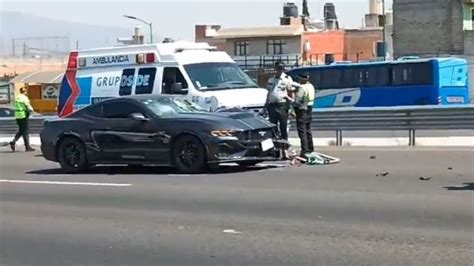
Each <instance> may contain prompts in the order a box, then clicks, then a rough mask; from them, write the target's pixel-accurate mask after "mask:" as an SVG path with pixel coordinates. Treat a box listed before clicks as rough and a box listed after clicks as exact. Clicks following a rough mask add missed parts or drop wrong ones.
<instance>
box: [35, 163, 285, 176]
mask: <svg viewBox="0 0 474 266" xmlns="http://www.w3.org/2000/svg"><path fill="white" fill-rule="evenodd" d="M280 167H281V166H277V165H263V166H258V165H257V166H253V167H241V166H227V165H226V166H220V167H216V168H212V169H209V170H208V171H206V172H203V173H201V175H202V174H207V175H216V174H236V173H244V172H256V171H262V170H270V169H275V168H280ZM26 174H30V175H64V174H68V173H66V172H64V171H63V170H62V169H61V168H53V169H41V170H34V171H29V172H26ZM96 174H105V175H178V174H179V173H178V172H177V171H176V169H175V168H172V167H155V166H140V167H138V166H97V167H93V168H90V169H88V170H87V171H85V172H83V173H79V174H77V175H96Z"/></svg>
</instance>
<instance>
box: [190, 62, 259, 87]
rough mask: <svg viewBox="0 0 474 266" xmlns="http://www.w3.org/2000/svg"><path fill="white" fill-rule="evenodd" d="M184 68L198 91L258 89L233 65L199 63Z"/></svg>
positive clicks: (245, 74)
mask: <svg viewBox="0 0 474 266" xmlns="http://www.w3.org/2000/svg"><path fill="white" fill-rule="evenodd" d="M184 68H185V69H186V72H187V73H188V75H189V77H190V78H191V80H192V82H193V83H194V86H195V87H196V88H197V89H198V90H200V91H206V90H226V89H243V88H258V86H257V84H255V82H254V81H253V80H252V79H251V78H250V77H249V76H248V75H247V73H245V72H244V71H243V70H242V69H241V68H240V67H239V66H237V64H235V63H199V64H189V65H185V66H184Z"/></svg>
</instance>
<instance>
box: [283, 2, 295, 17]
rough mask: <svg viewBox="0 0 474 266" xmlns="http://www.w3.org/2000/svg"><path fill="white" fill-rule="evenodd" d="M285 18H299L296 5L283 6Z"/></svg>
mask: <svg viewBox="0 0 474 266" xmlns="http://www.w3.org/2000/svg"><path fill="white" fill-rule="evenodd" d="M283 16H284V17H294V18H297V17H298V16H299V14H298V6H296V5H295V3H286V4H285V5H283Z"/></svg>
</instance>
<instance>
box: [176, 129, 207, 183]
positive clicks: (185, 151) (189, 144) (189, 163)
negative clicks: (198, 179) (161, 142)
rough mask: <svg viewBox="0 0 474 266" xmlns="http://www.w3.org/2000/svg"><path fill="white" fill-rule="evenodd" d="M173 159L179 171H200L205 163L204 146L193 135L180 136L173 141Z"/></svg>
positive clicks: (191, 172) (188, 172)
mask: <svg viewBox="0 0 474 266" xmlns="http://www.w3.org/2000/svg"><path fill="white" fill-rule="evenodd" d="M173 161H174V164H175V166H176V168H177V170H178V172H180V173H185V174H196V173H200V172H202V171H203V170H204V169H205V167H206V164H207V160H206V152H205V149H204V146H203V145H202V143H201V141H200V140H199V139H198V138H197V137H195V136H192V135H184V136H181V137H179V138H178V139H177V140H176V141H175V142H174V148H173Z"/></svg>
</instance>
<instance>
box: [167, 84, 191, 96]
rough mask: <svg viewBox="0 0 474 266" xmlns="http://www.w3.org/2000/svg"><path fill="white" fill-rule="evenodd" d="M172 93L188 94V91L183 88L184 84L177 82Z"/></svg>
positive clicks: (172, 88)
mask: <svg viewBox="0 0 474 266" xmlns="http://www.w3.org/2000/svg"><path fill="white" fill-rule="evenodd" d="M171 91H172V92H173V94H186V93H187V92H188V89H184V88H183V83H181V82H177V83H173V86H172V87H171Z"/></svg>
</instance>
